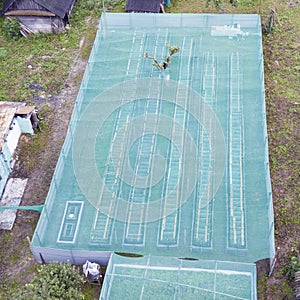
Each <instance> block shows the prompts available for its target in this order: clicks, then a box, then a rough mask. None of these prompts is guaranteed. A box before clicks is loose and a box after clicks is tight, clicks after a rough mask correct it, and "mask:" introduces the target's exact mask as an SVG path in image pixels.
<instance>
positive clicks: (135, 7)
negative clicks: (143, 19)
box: [126, 0, 166, 13]
mask: <svg viewBox="0 0 300 300" xmlns="http://www.w3.org/2000/svg"><path fill="white" fill-rule="evenodd" d="M165 5H166V1H164V0H127V1H126V11H128V12H145V13H159V12H164V6H165Z"/></svg>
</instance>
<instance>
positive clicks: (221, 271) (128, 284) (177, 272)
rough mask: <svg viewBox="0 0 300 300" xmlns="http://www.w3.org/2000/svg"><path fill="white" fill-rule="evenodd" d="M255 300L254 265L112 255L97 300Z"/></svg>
mask: <svg viewBox="0 0 300 300" xmlns="http://www.w3.org/2000/svg"><path fill="white" fill-rule="evenodd" d="M106 299H110V300H118V299H140V300H144V299H161V300H164V299H165V300H171V299H173V300H180V299H195V300H196V299H206V300H210V299H211V300H215V299H218V300H221V299H222V300H225V299H226V300H230V299H248V300H255V299H256V267H255V264H248V263H232V262H222V261H205V260H199V261H190V260H182V259H176V258H166V257H157V256H147V257H143V258H128V257H121V256H118V255H116V254H113V255H112V257H111V259H110V262H109V265H108V267H107V269H106V275H105V280H104V284H103V286H102V289H101V295H100V300H106Z"/></svg>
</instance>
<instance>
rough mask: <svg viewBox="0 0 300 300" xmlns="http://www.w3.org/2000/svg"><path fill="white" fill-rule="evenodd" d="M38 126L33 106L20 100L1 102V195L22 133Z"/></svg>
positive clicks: (29, 131)
mask: <svg viewBox="0 0 300 300" xmlns="http://www.w3.org/2000/svg"><path fill="white" fill-rule="evenodd" d="M37 126H38V124H37V115H36V110H35V108H34V107H33V106H26V105H25V103H20V102H0V197H1V195H2V193H3V190H4V188H5V185H6V182H7V180H8V177H9V175H10V173H11V171H12V168H13V165H14V162H15V159H14V152H15V149H16V147H17V145H18V141H19V138H20V136H21V134H22V133H29V134H33V128H34V127H37Z"/></svg>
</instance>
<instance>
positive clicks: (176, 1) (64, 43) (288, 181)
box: [0, 0, 300, 300]
mask: <svg viewBox="0 0 300 300" xmlns="http://www.w3.org/2000/svg"><path fill="white" fill-rule="evenodd" d="M294 2H295V3H293V2H291V3H292V5H288V4H287V3H286V1H278V0H277V1H271V0H268V1H264V2H263V1H259V0H255V1H250V0H241V1H240V3H239V5H238V6H237V7H233V6H231V5H229V4H228V3H225V2H224V3H222V5H221V7H220V8H215V7H214V6H213V5H209V6H207V5H206V2H205V1H203V0H173V1H172V5H171V7H170V8H168V9H167V12H168V13H179V12H184V13H221V9H223V12H225V13H261V16H262V22H263V24H265V23H266V22H267V21H268V17H269V16H270V15H269V13H270V9H274V10H275V11H276V18H275V26H274V27H273V28H272V31H271V32H270V33H269V34H265V35H264V36H263V49H264V62H265V90H266V104H267V123H268V134H269V159H270V170H271V179H272V188H273V202H274V213H275V239H276V248H277V254H276V263H275V266H274V271H273V273H272V275H271V276H268V275H267V274H263V273H262V274H259V278H258V279H259V280H258V298H259V299H270V300H271V299H272V300H273V299H275V300H276V299H286V300H289V299H294V298H295V295H294V288H295V286H294V282H293V276H292V275H293V270H294V269H293V268H294V264H293V258H294V257H299V252H300V242H299V232H300V217H299V216H300V186H299V178H300V174H299V170H300V147H299V144H300V143H299V142H300V122H299V113H300V96H299V95H300V84H299V74H300V51H299V49H300V40H299V36H300V18H299V16H300V5H298V6H297V3H296V1H294ZM3 3H4V1H3V0H0V7H1V8H2V6H3ZM104 3H105V8H106V9H108V10H110V11H114V12H123V11H124V6H125V3H126V1H125V0H105V1H104ZM102 8H103V7H102V2H101V1H96V0H89V1H86V0H78V1H77V2H76V4H75V7H74V10H73V12H72V17H71V20H70V25H71V26H70V29H69V30H64V31H63V32H61V33H60V34H57V35H45V34H39V35H35V36H30V37H29V38H27V39H25V38H20V39H18V40H7V39H6V38H5V37H4V36H5V35H4V34H3V29H1V28H2V27H3V22H4V18H3V17H1V18H0V29H1V30H0V70H1V71H0V101H22V102H27V103H29V104H33V105H37V106H38V108H39V112H40V117H41V118H42V121H41V126H42V131H41V132H37V134H36V136H35V137H33V138H27V139H26V137H25V138H24V139H25V143H22V147H21V149H20V151H19V155H20V156H22V157H21V158H22V160H23V161H25V162H26V163H24V165H23V166H22V168H21V169H22V171H23V172H24V174H23V175H24V177H26V176H28V175H29V174H30V173H32V172H34V170H36V169H37V168H43V169H44V172H48V173H49V175H48V176H47V177H46V178H47V180H46V181H44V182H43V183H42V184H41V183H39V184H41V185H43V186H41V187H39V189H40V190H39V193H40V196H37V197H36V195H33V196H34V197H36V198H35V200H32V201H42V199H43V198H44V197H46V193H47V190H48V187H49V184H50V180H51V172H53V168H54V166H55V161H56V159H57V157H58V153H59V149H60V147H59V144H60V145H61V143H62V140H59V141H57V142H56V145H55V146H53V147H54V148H55V149H56V150H55V151H56V152H55V153H54V154H53V153H52V152H51V156H49V157H45V153H46V151H47V149H48V148H49V147H50V146H51V143H52V141H49V133H50V132H51V131H52V130H53V128H54V125H53V123H54V122H55V114H56V112H57V111H56V110H57V109H61V107H59V108H57V107H55V105H53V104H52V103H53V101H54V100H53V99H54V98H55V96H56V95H57V94H59V93H60V92H61V91H62V90H63V89H68V86H66V80H67V78H68V76H69V70H70V68H71V67H72V65H73V63H74V61H75V60H76V58H77V57H78V55H79V56H80V58H81V59H83V60H84V61H87V59H88V57H89V53H90V50H91V48H92V45H93V41H94V36H95V34H96V30H97V24H98V22H99V18H100V15H101V11H102ZM80 82H81V77H80V76H79V77H78V78H77V80H76V84H77V85H78V87H79V85H80ZM37 103H38V104H37ZM39 103H40V104H39ZM65 109H66V108H65ZM67 109H70V110H71V109H72V105H70V107H68V108H67ZM32 204H40V203H34V202H33V203H32ZM21 217H22V218H23V220H22V222H24V224H22V222H20V227H23V228H24V230H27V231H26V232H25V236H26V235H29V236H31V234H32V233H33V230H34V227H35V224H36V221H37V218H38V214H34V215H33V216H32V215H28V213H24V214H22V215H21ZM24 220H25V221H24ZM25 223H26V224H25ZM19 237H20V234H19V233H18V232H16V231H12V232H0V244H1V247H0V263H1V265H2V266H5V267H9V266H13V265H15V264H19V265H21V266H23V265H24V267H23V268H22V271H21V273H20V274H16V276H15V277H14V278H13V275H12V276H11V277H10V278H9V279H8V278H6V279H2V282H1V285H0V286H1V287H0V299H11V295H13V293H14V290H16V289H19V288H20V287H22V285H24V284H26V280H29V279H30V278H31V276H30V274H34V272H35V271H36V265H35V264H34V263H30V264H28V261H29V260H32V259H33V258H32V257H31V255H30V250H29V246H28V243H27V242H26V241H24V236H22V239H21V242H20V243H19V244H18V247H17V248H15V249H10V250H8V249H9V247H12V245H15V244H13V241H16V240H18V238H19ZM4 261H5V264H4ZM0 271H1V272H0V275H1V274H3V273H2V272H3V270H1V267H0ZM28 274H29V276H28ZM12 278H13V279H12ZM84 292H85V294H86V299H97V296H98V295H99V288H91V287H90V286H86V287H85V289H84Z"/></svg>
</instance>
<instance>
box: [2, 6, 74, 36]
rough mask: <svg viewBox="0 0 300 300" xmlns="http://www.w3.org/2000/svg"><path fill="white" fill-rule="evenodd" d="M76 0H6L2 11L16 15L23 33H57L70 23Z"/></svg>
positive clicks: (9, 14)
mask: <svg viewBox="0 0 300 300" xmlns="http://www.w3.org/2000/svg"><path fill="white" fill-rule="evenodd" d="M75 1H76V0H64V1H62V0H51V1H47V0H6V1H5V3H4V6H3V9H2V11H1V14H4V15H5V16H6V17H7V18H12V17H16V18H17V19H18V20H19V22H20V25H21V34H22V35H24V36H28V35H29V34H31V33H39V32H44V33H57V32H60V31H61V30H63V29H64V28H65V26H66V25H67V24H68V21H69V16H70V14H71V11H72V9H73V5H74V3H75Z"/></svg>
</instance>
